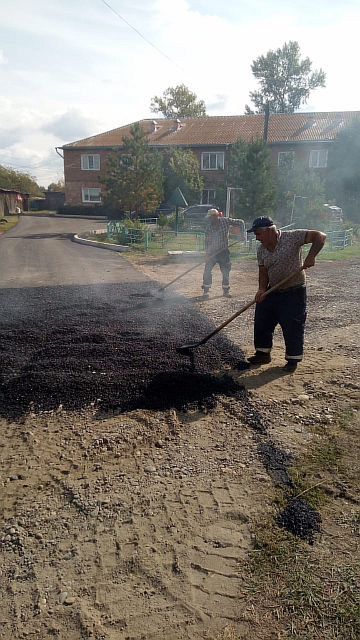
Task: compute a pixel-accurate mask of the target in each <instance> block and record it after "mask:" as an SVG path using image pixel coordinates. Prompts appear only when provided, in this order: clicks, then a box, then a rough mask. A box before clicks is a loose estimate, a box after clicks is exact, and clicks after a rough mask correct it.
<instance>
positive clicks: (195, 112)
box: [150, 84, 206, 118]
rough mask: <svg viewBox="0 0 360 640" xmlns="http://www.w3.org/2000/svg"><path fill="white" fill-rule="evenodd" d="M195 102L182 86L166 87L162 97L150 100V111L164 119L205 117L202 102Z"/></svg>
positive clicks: (190, 92)
mask: <svg viewBox="0 0 360 640" xmlns="http://www.w3.org/2000/svg"><path fill="white" fill-rule="evenodd" d="M196 100H197V95H196V94H195V93H192V91H190V89H188V88H187V87H186V86H185V85H184V84H179V85H178V86H177V87H168V89H166V91H164V93H163V95H162V96H154V97H153V98H152V100H151V104H150V111H151V112H152V113H162V114H163V116H164V117H165V118H199V117H201V116H206V107H205V102H204V101H203V100H199V101H196Z"/></svg>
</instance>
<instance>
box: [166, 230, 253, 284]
mask: <svg viewBox="0 0 360 640" xmlns="http://www.w3.org/2000/svg"><path fill="white" fill-rule="evenodd" d="M238 242H241V239H240V238H239V240H236V241H235V242H232V243H231V244H229V246H228V247H223V248H222V249H219V251H216V253H213V254H212V255H211V256H210V258H213V257H214V256H217V255H218V254H219V253H221V252H222V251H224V249H230V248H231V247H233V246H234V245H235V244H238ZM210 258H205V260H202V261H201V262H198V263H196V264H195V265H193V266H192V267H190V269H187V271H184V273H182V274H181V275H180V276H177V278H174V280H171V282H168V283H167V284H164V286H163V287H160V289H158V291H164V290H165V289H167V287H169V286H170V285H171V284H174V282H177V280H180V278H183V277H184V276H186V274H187V273H190V271H193V270H194V269H196V268H197V267H200V266H201V265H202V264H205V262H207V261H208V260H210Z"/></svg>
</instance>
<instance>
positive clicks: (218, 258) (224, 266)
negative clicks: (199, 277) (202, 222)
mask: <svg viewBox="0 0 360 640" xmlns="http://www.w3.org/2000/svg"><path fill="white" fill-rule="evenodd" d="M205 218H208V219H209V223H208V225H207V227H206V230H205V251H206V258H207V262H206V264H205V269H204V275H203V285H202V289H203V291H204V294H203V297H204V298H208V297H209V290H210V287H211V284H212V270H213V268H214V266H215V265H216V264H218V265H219V267H220V270H221V273H222V289H223V295H224V296H225V297H226V298H231V295H230V283H229V276H230V271H231V262H230V252H229V248H228V247H229V231H230V227H235V226H236V227H239V228H240V235H241V236H242V238H245V223H244V221H243V220H240V219H238V218H223V217H222V216H221V215H220V213H219V212H218V210H217V209H209V211H208V212H207V214H206V216H205Z"/></svg>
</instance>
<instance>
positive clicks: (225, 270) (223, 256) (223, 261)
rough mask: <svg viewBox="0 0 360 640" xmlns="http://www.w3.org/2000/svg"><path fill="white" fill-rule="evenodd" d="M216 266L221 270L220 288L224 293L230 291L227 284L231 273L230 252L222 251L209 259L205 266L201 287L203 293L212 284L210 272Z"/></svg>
mask: <svg viewBox="0 0 360 640" xmlns="http://www.w3.org/2000/svg"><path fill="white" fill-rule="evenodd" d="M216 264H218V265H219V267H220V269H221V273H222V288H223V289H224V291H229V289H230V283H229V275H230V271H231V262H230V251H229V249H224V250H223V251H221V252H220V253H218V254H217V255H216V256H213V257H212V258H209V260H208V261H207V263H206V265H205V269H204V276H203V286H202V288H203V289H204V291H205V292H206V291H207V290H208V289H210V287H211V284H212V273H211V272H212V270H213V268H214V267H215V265H216Z"/></svg>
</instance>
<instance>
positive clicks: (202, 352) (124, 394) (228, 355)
mask: <svg viewBox="0 0 360 640" xmlns="http://www.w3.org/2000/svg"><path fill="white" fill-rule="evenodd" d="M148 292H149V283H137V284H136V285H134V284H133V283H132V284H131V285H130V284H121V285H111V284H107V285H93V286H83V287H68V286H64V287H44V288H40V287H39V288H27V289H3V290H2V291H1V292H0V308H1V309H2V313H1V317H0V345H1V347H0V414H1V415H3V416H4V417H6V418H10V419H15V418H19V417H20V416H22V415H23V414H24V413H26V412H27V411H29V409H32V410H33V411H35V412H37V411H39V410H54V409H56V408H58V407H59V405H62V406H63V408H64V409H75V410H76V409H81V408H83V407H85V406H88V405H89V404H91V403H93V404H94V405H95V406H96V407H97V408H98V409H99V411H101V412H106V411H109V410H114V411H129V410H132V409H136V408H148V409H153V410H163V409H166V408H171V407H174V408H178V409H180V408H186V407H187V406H188V407H195V406H197V407H199V408H201V407H206V406H208V407H211V406H213V405H214V402H216V401H215V397H216V396H217V395H219V394H222V395H228V396H231V395H235V394H240V396H241V394H242V393H244V391H243V390H242V387H241V386H240V385H238V384H237V383H236V382H234V380H232V378H231V377H229V376H226V375H224V373H222V372H223V371H224V368H226V366H228V365H230V366H233V365H235V364H236V363H237V362H238V361H239V360H243V352H242V351H241V349H240V348H239V347H237V346H235V345H233V344H232V343H230V342H229V341H228V340H227V339H226V338H225V336H224V334H218V335H217V336H216V337H215V338H214V339H213V340H211V341H209V342H208V343H207V344H206V345H205V346H204V347H202V348H200V349H198V350H197V351H196V353H192V354H190V356H188V357H184V356H181V355H179V354H178V353H177V352H176V349H177V347H178V346H179V345H181V344H182V343H184V342H186V341H188V340H189V339H190V340H194V339H198V338H202V337H203V336H204V335H206V334H207V333H209V332H210V331H211V330H212V329H213V325H212V324H211V322H209V320H208V319H206V318H205V317H204V316H203V315H201V314H200V313H199V312H197V311H196V310H195V309H194V307H193V305H191V304H190V303H188V302H187V301H186V300H185V299H184V298H182V297H174V296H171V295H168V296H166V297H165V298H164V299H163V300H157V299H156V298H155V297H152V296H149V294H148Z"/></svg>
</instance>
